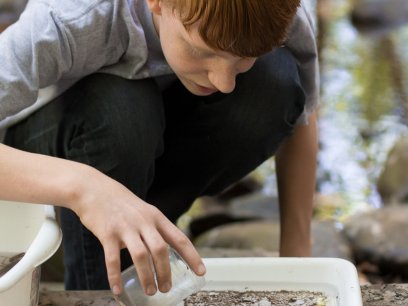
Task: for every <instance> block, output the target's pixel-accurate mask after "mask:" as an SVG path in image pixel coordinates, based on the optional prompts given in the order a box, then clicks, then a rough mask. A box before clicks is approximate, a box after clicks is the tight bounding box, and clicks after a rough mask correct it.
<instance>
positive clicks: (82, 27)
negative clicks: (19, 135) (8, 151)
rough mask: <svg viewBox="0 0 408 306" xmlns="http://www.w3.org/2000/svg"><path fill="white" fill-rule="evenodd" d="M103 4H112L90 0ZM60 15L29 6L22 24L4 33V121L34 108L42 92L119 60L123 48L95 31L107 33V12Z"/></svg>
mask: <svg viewBox="0 0 408 306" xmlns="http://www.w3.org/2000/svg"><path fill="white" fill-rule="evenodd" d="M102 2H103V4H104V5H110V4H109V1H99V2H97V1H89V3H98V5H99V6H100V5H101V4H100V3H102ZM30 4H31V5H30ZM113 10H114V8H112V9H111V11H113ZM61 11H62V10H61V9H60V10H57V9H55V8H54V7H52V6H51V5H50V4H49V3H47V2H42V1H31V2H29V4H28V6H27V8H26V9H25V11H24V12H23V13H22V15H21V16H20V19H19V20H18V21H17V22H16V23H14V24H13V25H11V26H10V27H9V28H7V29H6V30H5V31H4V32H3V33H1V34H0V121H1V120H4V119H6V118H7V117H9V116H13V115H15V114H17V113H19V112H21V111H22V110H24V109H25V108H28V107H30V106H31V105H33V104H34V103H35V102H36V100H37V98H38V92H39V90H40V89H42V88H45V87H47V86H49V85H53V84H56V83H57V82H58V81H59V80H61V79H62V78H67V79H69V78H78V77H81V76H84V75H86V74H89V73H92V72H95V71H97V70H98V69H99V68H100V67H102V66H103V65H107V64H110V63H112V62H113V61H114V60H117V58H118V57H119V56H120V54H119V53H120V52H121V50H122V49H121V48H120V45H121V43H120V42H117V41H109V38H106V39H105V37H104V38H102V39H101V38H100V36H98V35H99V34H98V33H97V32H98V30H95V29H99V31H101V33H102V32H104V33H105V32H106V33H109V31H108V30H107V29H109V26H110V25H111V20H109V14H110V15H112V13H110V12H109V9H106V7H105V8H103V9H100V10H99V11H98V8H97V7H94V8H92V9H91V8H90V9H89V10H87V11H86V12H87V13H86V14H84V13H81V12H83V11H84V10H82V11H81V12H80V11H79V10H78V14H77V15H75V12H74V11H71V12H69V13H66V14H65V15H64V13H62V12H61ZM102 11H103V12H105V13H103V14H102V13H100V12H102ZM90 12H92V14H93V15H92V16H91V15H90ZM106 12H107V13H106ZM91 19H92V27H91V25H90V24H91V22H90V20H91ZM98 20H99V21H98ZM98 22H99V24H98ZM95 24H96V26H95ZM108 41H109V43H107V42H108ZM92 50H93V51H92ZM95 50H98V51H97V52H94V51H95Z"/></svg>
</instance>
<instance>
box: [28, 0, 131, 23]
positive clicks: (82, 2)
mask: <svg viewBox="0 0 408 306" xmlns="http://www.w3.org/2000/svg"><path fill="white" fill-rule="evenodd" d="M135 1H138V0H135ZM30 6H40V7H42V9H44V7H45V8H46V9H49V10H51V11H52V12H53V13H54V14H57V15H58V17H59V18H60V19H63V20H67V21H69V20H73V19H77V18H80V17H82V16H84V15H88V14H92V12H95V13H98V14H101V15H103V14H104V13H107V12H112V11H113V10H115V8H116V9H117V8H120V7H125V6H128V0H62V1H61V0H30V1H29V3H28V5H27V7H28V8H29V7H30Z"/></svg>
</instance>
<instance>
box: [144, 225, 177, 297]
mask: <svg viewBox="0 0 408 306" xmlns="http://www.w3.org/2000/svg"><path fill="white" fill-rule="evenodd" d="M143 241H144V243H145V244H146V246H147V248H148V249H149V251H150V254H151V256H152V260H153V264H154V270H155V272H156V278H157V285H158V287H159V290H160V291H161V292H168V291H169V290H170V289H171V285H172V284H171V269H170V262H169V246H168V244H167V243H166V242H165V241H164V240H163V237H161V236H160V234H159V233H158V232H153V231H149V232H148V233H147V235H143Z"/></svg>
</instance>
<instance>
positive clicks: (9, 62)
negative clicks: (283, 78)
mask: <svg viewBox="0 0 408 306" xmlns="http://www.w3.org/2000/svg"><path fill="white" fill-rule="evenodd" d="M286 46H287V47H288V48H289V49H290V50H291V52H292V53H293V54H294V56H295V58H296V59H297V64H298V67H299V72H300V77H301V82H302V86H303V88H304V90H305V93H306V97H307V99H306V107H305V112H304V114H303V116H302V118H301V120H300V122H307V121H306V118H307V114H309V113H310V112H311V111H312V110H313V109H314V108H315V106H316V105H317V103H318V67H317V51H316V43H315V38H314V30H313V26H312V21H311V19H310V16H309V14H308V12H307V11H306V10H305V8H304V7H303V6H302V7H301V8H300V9H299V10H298V14H297V16H296V19H295V20H294V22H293V24H292V27H291V30H290V35H289V38H288V40H287V42H286ZM94 72H105V73H110V74H114V75H118V76H121V77H124V78H127V79H142V78H147V77H159V76H163V75H169V74H172V73H173V72H172V70H171V68H170V66H169V65H168V64H167V62H166V60H165V58H164V56H163V53H162V51H161V47H160V41H159V37H158V35H157V33H156V31H155V29H154V26H153V21H152V16H151V13H150V11H149V10H148V8H147V5H146V0H30V1H29V3H28V5H27V7H26V9H25V11H24V12H23V13H22V15H21V16H20V19H19V20H18V21H17V22H16V23H15V24H13V25H12V26H10V27H9V28H8V29H6V30H5V31H4V32H3V33H1V34H0V131H2V130H3V131H4V130H5V129H6V128H7V127H9V126H11V125H12V124H15V123H16V122H18V121H20V120H22V119H23V118H25V117H27V116H29V115H30V114H31V113H32V112H33V111H35V110H37V109H38V108H40V107H41V106H43V105H44V104H46V103H47V102H49V101H51V100H52V99H53V98H55V97H56V96H58V95H59V94H61V93H62V92H64V91H65V90H66V89H67V88H69V87H70V86H72V85H73V84H74V83H75V82H76V81H78V80H79V79H80V78H82V77H84V76H86V75H89V74H91V73H94ZM0 134H1V133H0ZM0 138H1V137H0Z"/></svg>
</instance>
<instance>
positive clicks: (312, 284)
mask: <svg viewBox="0 0 408 306" xmlns="http://www.w3.org/2000/svg"><path fill="white" fill-rule="evenodd" d="M204 262H205V265H206V267H207V273H206V275H205V278H206V280H207V284H206V285H205V287H204V288H203V289H202V290H239V291H245V290H255V291H260V290H262V291H264V290H267V291H279V290H291V291H297V290H308V291H318V292H322V293H324V294H325V295H326V296H327V298H328V300H327V306H362V305H363V304H362V298H361V290H360V284H359V281H358V275H357V270H356V268H355V266H354V265H353V264H352V263H351V262H349V261H347V260H344V259H339V258H283V257H282V258H268V257H256V258H254V257H244V258H205V259H204Z"/></svg>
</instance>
